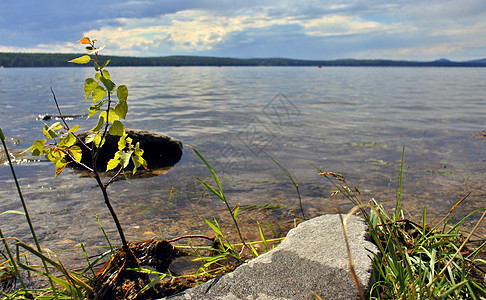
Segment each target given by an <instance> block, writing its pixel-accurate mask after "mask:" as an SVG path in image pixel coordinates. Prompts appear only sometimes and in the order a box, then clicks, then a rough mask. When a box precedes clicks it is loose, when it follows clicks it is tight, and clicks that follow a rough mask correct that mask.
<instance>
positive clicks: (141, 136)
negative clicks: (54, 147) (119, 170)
mask: <svg viewBox="0 0 486 300" xmlns="http://www.w3.org/2000/svg"><path fill="white" fill-rule="evenodd" d="M126 132H127V134H128V136H129V137H131V138H132V139H133V144H134V145H135V144H136V143H137V142H140V148H142V149H143V150H144V153H143V158H144V159H145V160H146V161H147V165H148V168H149V169H155V168H164V167H169V166H173V165H175V164H176V163H177V162H179V160H180V159H181V157H182V143H181V142H180V141H179V140H177V139H175V138H173V137H170V136H167V135H165V134H162V133H157V132H149V131H145V130H137V129H126ZM88 134H89V132H82V133H80V134H79V137H80V138H81V139H82V140H84V139H85V137H86V136H87V135H88ZM119 139H120V137H119V136H113V135H107V136H106V142H105V144H104V145H103V147H101V150H100V153H99V156H98V159H97V166H98V169H99V170H102V171H103V170H105V169H106V164H107V163H108V161H109V160H110V159H112V158H113V156H114V154H115V152H116V151H118V140H119ZM88 145H89V146H90V147H91V144H88ZM81 149H82V150H83V156H82V159H81V162H82V163H84V164H85V165H87V166H92V164H93V163H92V159H91V153H90V152H89V151H88V150H87V149H86V148H85V147H82V146H81ZM130 164H131V163H130ZM69 165H72V166H74V167H75V166H76V165H75V164H69ZM129 167H130V165H129Z"/></svg>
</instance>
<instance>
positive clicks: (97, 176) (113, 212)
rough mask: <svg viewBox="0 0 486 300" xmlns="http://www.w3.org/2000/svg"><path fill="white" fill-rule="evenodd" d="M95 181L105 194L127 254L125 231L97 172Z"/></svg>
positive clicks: (104, 196)
mask: <svg viewBox="0 0 486 300" xmlns="http://www.w3.org/2000/svg"><path fill="white" fill-rule="evenodd" d="M95 179H96V182H98V185H99V187H100V189H101V192H102V193H103V198H104V199H105V204H106V206H107V207H108V210H109V211H110V214H111V217H112V218H113V221H115V224H116V228H117V229H118V233H119V234H120V239H121V241H122V245H123V249H124V250H125V252H126V253H128V252H129V248H128V243H127V240H126V239H125V234H124V233H123V229H122V227H121V224H120V221H119V220H118V217H117V215H116V213H115V210H114V209H113V206H111V203H110V198H109V197H108V193H107V192H106V186H105V185H104V184H103V182H102V181H101V178H100V176H99V175H98V172H95Z"/></svg>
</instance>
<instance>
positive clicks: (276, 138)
mask: <svg viewBox="0 0 486 300" xmlns="http://www.w3.org/2000/svg"><path fill="white" fill-rule="evenodd" d="M39 72H42V76H39ZM91 72H92V70H91V69H85V68H62V69H49V68H47V69H42V70H39V69H2V70H1V72H0V90H2V91H5V92H3V93H2V98H1V99H0V105H1V107H2V109H3V113H2V119H1V120H0V122H1V123H0V126H1V127H2V129H3V131H4V132H5V134H6V135H7V136H9V137H13V138H15V139H18V140H19V141H20V144H18V145H14V144H12V145H10V147H11V148H13V149H16V150H21V149H25V148H27V147H29V146H30V144H31V143H32V141H33V140H35V139H39V138H42V134H41V129H42V126H43V124H42V121H38V120H36V119H35V117H36V116H37V115H39V114H55V113H56V111H55V107H54V105H53V103H52V100H51V95H50V90H49V87H50V86H52V87H53V88H54V90H55V92H56V95H57V98H58V100H59V101H60V102H61V108H62V109H63V112H65V113H67V114H72V115H77V114H82V113H85V112H86V110H87V109H88V107H89V103H85V102H83V101H82V99H83V98H84V92H83V90H82V82H83V80H84V78H85V77H86V76H88V75H90V74H91ZM110 72H111V74H112V76H113V78H115V79H116V82H119V83H120V84H126V85H127V86H128V88H129V90H130V96H129V103H130V110H129V113H128V116H127V123H126V125H127V127H130V128H140V129H146V130H149V131H155V132H163V133H165V134H168V135H170V136H173V137H175V138H177V139H179V140H181V141H182V142H183V143H184V144H185V145H190V146H193V147H196V148H197V149H198V150H199V151H200V152H201V153H202V154H203V155H204V156H205V157H206V159H207V160H208V161H209V162H210V163H211V165H212V166H213V167H214V169H215V170H216V171H217V173H218V175H219V176H220V178H221V180H222V184H223V188H224V190H225V192H226V195H227V197H228V200H229V201H230V202H231V203H232V205H236V204H237V203H240V204H241V205H242V206H244V205H263V204H265V203H267V202H269V201H271V200H275V201H277V202H278V203H280V204H282V205H283V206H284V207H288V206H290V207H292V206H293V207H296V206H297V205H298V199H297V196H296V193H295V189H294V187H293V185H292V183H291V182H290V180H289V179H288V177H287V176H286V175H285V174H284V173H283V172H282V171H281V170H280V168H279V167H278V166H277V165H276V164H275V163H273V162H272V161H271V160H270V159H269V158H268V157H267V156H266V155H265V154H263V153H262V152H261V150H264V151H265V152H266V153H268V154H269V155H271V156H272V157H273V158H274V159H275V160H277V161H278V162H279V163H281V164H282V165H283V166H284V167H286V168H287V169H288V170H289V171H290V172H291V173H292V176H293V178H294V179H295V180H296V181H297V182H298V183H299V187H300V191H301V193H302V198H303V202H304V207H305V209H306V214H308V215H310V216H314V215H318V214H323V213H334V212H336V205H335V203H334V200H332V199H331V198H330V197H329V194H330V192H331V191H332V190H331V189H330V184H329V183H328V182H325V181H324V180H325V179H323V178H322V177H320V176H318V175H317V172H316V170H315V169H314V168H313V167H312V166H311V165H310V164H309V162H310V163H313V164H315V165H316V166H318V167H319V168H321V169H323V170H325V171H334V172H338V173H342V174H343V175H345V176H346V177H347V179H348V181H349V182H350V184H354V185H358V186H359V188H360V190H361V192H362V199H363V201H365V202H366V201H367V200H368V199H369V198H371V197H374V198H375V199H377V200H378V201H382V202H384V203H385V205H386V206H388V207H392V206H393V204H394V201H395V194H396V193H395V188H396V178H397V167H396V165H397V164H399V162H400V160H401V155H402V147H403V146H404V145H405V169H404V182H403V195H404V196H403V201H404V206H405V208H406V209H407V211H408V212H409V213H410V214H411V215H412V216H417V215H418V214H420V213H421V211H422V209H423V206H424V205H427V212H428V216H430V220H431V221H432V220H433V219H434V218H435V219H436V218H437V217H439V216H441V215H444V214H445V213H447V212H448V210H449V209H450V207H452V206H453V205H454V204H455V203H456V202H457V201H458V200H460V199H461V198H462V197H464V196H465V195H466V194H467V193H468V192H470V191H472V194H471V196H470V197H469V198H468V199H467V201H465V202H464V203H463V204H462V205H461V209H460V210H459V209H458V210H456V212H455V213H454V215H453V220H455V221H458V220H460V219H461V218H462V217H463V216H465V215H466V214H467V213H468V212H470V211H472V210H474V209H476V208H481V207H484V206H485V196H486V191H485V188H484V187H485V177H484V174H485V169H486V155H485V154H486V153H485V150H486V144H485V143H484V141H483V140H482V139H480V138H478V137H476V136H475V135H476V134H478V133H479V132H480V131H481V130H483V129H485V128H484V127H485V124H484V115H485V112H486V109H485V107H484V105H483V104H484V95H486V86H484V85H478V84H477V83H478V82H484V81H485V79H486V69H456V68H451V69H444V68H322V69H317V68H300V67H297V68H111V69H110ZM75 121H76V122H77V123H78V124H80V126H81V130H84V129H89V128H91V127H92V124H91V122H89V121H85V120H84V119H79V120H75ZM185 149H189V148H187V147H186V148H185ZM16 170H17V173H18V176H19V178H20V183H21V185H22V189H23V192H24V194H25V197H26V199H27V202H28V205H29V208H30V209H31V213H32V217H33V219H34V224H35V226H36V228H37V230H38V233H39V236H40V237H41V240H42V243H43V245H49V247H52V248H53V249H66V248H69V247H76V245H77V243H78V241H84V242H85V243H86V244H87V245H90V246H105V245H106V242H105V241H104V239H103V236H102V234H101V231H100V230H99V227H98V224H97V222H96V219H95V218H94V214H95V213H96V214H97V215H98V216H99V217H100V219H101V220H102V222H103V226H104V227H105V229H106V230H107V232H108V234H109V235H110V237H112V238H113V239H114V240H115V241H116V240H117V234H116V231H115V230H116V229H115V227H114V226H113V225H112V224H111V221H110V217H109V213H108V211H107V210H106V208H105V206H104V203H103V200H102V195H101V192H100V191H99V190H98V189H97V187H96V184H95V182H94V181H93V180H92V179H91V178H85V177H83V176H80V175H79V174H78V173H76V172H74V171H72V170H66V171H64V173H63V174H62V176H60V177H58V178H53V175H54V169H53V167H52V166H51V165H50V163H48V162H47V161H44V160H41V161H39V162H35V163H28V164H21V165H17V166H16ZM162 173H163V172H162ZM197 178H201V179H204V180H207V181H208V182H212V181H211V180H212V179H211V176H210V173H209V171H208V170H207V169H206V167H205V166H204V164H203V163H202V162H201V161H200V160H198V159H197V158H196V156H195V155H194V154H193V153H192V152H191V151H190V150H186V151H185V153H184V154H183V156H182V159H181V161H180V162H179V163H178V164H177V165H176V166H175V167H173V168H172V169H170V170H168V172H166V173H163V174H160V175H159V176H149V177H146V178H134V179H132V180H130V181H129V182H127V181H123V180H122V181H117V182H115V183H113V185H112V186H111V187H110V189H109V192H110V196H111V197H112V199H113V202H114V206H115V209H116V211H117V212H118V214H119V215H120V219H121V222H122V225H123V226H124V228H125V230H126V231H127V235H128V239H130V240H144V239H147V238H150V237H152V236H153V235H156V236H159V237H162V238H174V237H177V236H180V235H183V234H187V233H192V234H203V233H207V234H209V233H208V226H207V225H206V224H205V222H204V220H203V217H207V218H212V217H217V218H220V219H221V221H222V226H223V227H225V228H228V230H231V228H232V227H231V223H230V222H229V221H230V220H228V219H225V218H226V217H225V214H224V206H223V204H222V203H221V201H220V200H219V199H217V198H215V197H213V196H212V195H209V194H208V192H207V191H205V190H204V189H203V188H202V186H201V184H200V182H199V181H198V179H197ZM0 182H1V186H2V188H1V189H0V197H1V199H2V200H3V201H2V202H1V203H0V211H6V210H9V209H17V210H18V209H20V204H19V201H18V199H17V196H16V195H15V193H14V191H15V187H14V185H13V182H12V179H11V175H10V174H9V170H8V168H6V167H0ZM338 202H339V204H340V207H341V209H342V210H343V211H346V210H348V209H349V208H351V205H350V204H349V203H348V201H347V200H345V199H338ZM241 217H242V218H244V219H245V223H246V224H247V228H248V231H247V234H251V233H252V232H253V233H254V232H255V228H256V227H255V226H254V225H255V224H256V223H255V222H254V221H255V220H259V221H264V220H269V222H270V223H272V225H273V226H276V227H278V226H281V229H282V232H283V231H284V230H285V229H288V228H289V227H290V226H292V223H291V222H290V223H286V222H285V221H287V220H289V221H291V220H292V217H291V214H289V212H288V210H287V209H278V210H276V211H271V210H270V211H268V210H267V211H265V210H263V211H258V210H249V211H246V212H244V213H242V215H241ZM282 220H284V222H282ZM472 222H473V221H470V222H469V223H468V224H467V225H469V226H470V225H471V224H472ZM263 223H264V222H263ZM2 224H4V225H3V226H2V230H4V231H8V234H9V235H13V236H18V237H20V238H22V239H28V238H29V234H28V231H27V227H26V226H24V225H22V224H23V222H22V221H20V219H19V216H18V215H2ZM9 224H20V226H18V227H17V226H15V227H14V226H11V225H9ZM252 226H253V227H252ZM4 228H5V229H4ZM81 263H82V262H81Z"/></svg>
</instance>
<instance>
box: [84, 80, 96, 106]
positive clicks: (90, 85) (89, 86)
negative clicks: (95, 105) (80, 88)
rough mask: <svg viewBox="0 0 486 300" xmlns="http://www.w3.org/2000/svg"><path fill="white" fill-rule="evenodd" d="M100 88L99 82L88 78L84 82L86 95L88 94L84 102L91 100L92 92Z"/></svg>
mask: <svg viewBox="0 0 486 300" xmlns="http://www.w3.org/2000/svg"><path fill="white" fill-rule="evenodd" d="M97 86H98V82H96V80H94V79H93V78H86V80H85V82H84V93H85V94H86V97H85V98H84V101H86V100H87V99H88V98H89V95H91V92H92V91H93V90H94V89H95V88H96V87H97Z"/></svg>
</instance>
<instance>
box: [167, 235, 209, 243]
mask: <svg viewBox="0 0 486 300" xmlns="http://www.w3.org/2000/svg"><path fill="white" fill-rule="evenodd" d="M182 239H206V240H210V241H213V242H214V238H210V237H208V236H205V235H183V236H180V237H176V238H174V239H171V240H168V241H167V242H169V243H173V242H176V241H178V240H182Z"/></svg>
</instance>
